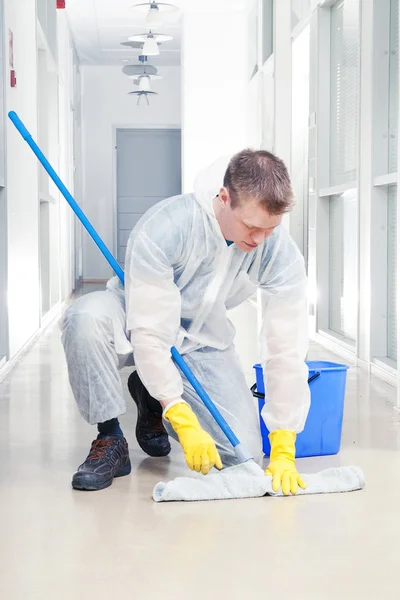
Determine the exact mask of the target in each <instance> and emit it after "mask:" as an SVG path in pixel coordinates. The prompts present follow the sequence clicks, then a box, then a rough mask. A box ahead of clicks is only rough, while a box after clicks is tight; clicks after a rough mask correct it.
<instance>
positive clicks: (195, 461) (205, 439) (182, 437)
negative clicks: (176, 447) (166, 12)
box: [164, 402, 222, 475]
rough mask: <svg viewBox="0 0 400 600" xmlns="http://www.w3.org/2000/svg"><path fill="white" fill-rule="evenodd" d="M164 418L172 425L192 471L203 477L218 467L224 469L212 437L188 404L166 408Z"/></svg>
mask: <svg viewBox="0 0 400 600" xmlns="http://www.w3.org/2000/svg"><path fill="white" fill-rule="evenodd" d="M164 418H165V419H166V420H167V421H169V423H171V425H172V427H173V428H174V431H175V433H176V434H177V436H178V439H179V442H180V444H181V446H182V448H183V452H184V453H185V458H186V463H187V466H188V467H189V469H192V471H197V472H198V473H200V471H201V472H202V473H203V475H207V473H208V472H209V471H210V470H211V469H212V468H213V467H214V466H216V467H217V469H222V462H221V458H220V456H219V454H218V450H217V448H216V446H215V442H214V440H213V439H212V437H211V436H210V435H209V434H208V433H207V432H206V431H204V429H203V428H202V427H201V425H200V423H199V420H198V418H197V417H196V415H195V414H194V412H193V411H192V409H191V408H190V406H189V405H188V404H186V402H179V403H177V404H173V405H172V406H171V408H168V407H167V408H166V410H165V412H164Z"/></svg>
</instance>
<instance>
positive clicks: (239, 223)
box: [214, 188, 282, 252]
mask: <svg viewBox="0 0 400 600" xmlns="http://www.w3.org/2000/svg"><path fill="white" fill-rule="evenodd" d="M214 207H215V214H216V217H217V220H218V223H219V226H220V227H221V231H222V235H223V236H224V238H225V239H226V240H228V241H231V242H234V243H235V244H236V246H238V248H240V249H241V250H243V251H244V252H251V251H252V250H254V249H255V248H257V246H259V245H260V244H262V243H263V242H264V240H265V239H266V238H267V237H268V236H269V235H271V233H272V232H273V231H274V229H275V227H278V225H280V223H281V221H282V215H270V214H269V213H268V212H267V211H266V210H265V209H264V208H263V207H262V206H260V204H258V203H257V202H256V201H252V200H251V199H248V200H245V201H242V202H240V203H239V205H238V206H237V207H236V208H232V206H231V199H230V197H229V191H228V190H227V189H226V188H221V190H220V192H219V196H218V197H217V198H216V199H215V203H214Z"/></svg>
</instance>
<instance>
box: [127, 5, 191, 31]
mask: <svg viewBox="0 0 400 600" xmlns="http://www.w3.org/2000/svg"><path fill="white" fill-rule="evenodd" d="M132 8H133V9H134V10H135V11H137V12H139V11H140V12H142V13H143V14H145V15H146V16H145V21H146V24H147V26H148V28H149V29H154V28H155V27H159V26H160V25H162V22H163V20H164V17H165V16H169V15H173V14H174V13H177V12H178V11H179V9H178V7H177V6H174V5H173V4H168V3H166V2H142V3H141V4H135V5H134V6H132Z"/></svg>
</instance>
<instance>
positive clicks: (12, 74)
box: [10, 69, 17, 88]
mask: <svg viewBox="0 0 400 600" xmlns="http://www.w3.org/2000/svg"><path fill="white" fill-rule="evenodd" d="M10 85H11V87H12V88H15V87H17V75H16V73H15V71H14V69H11V71H10Z"/></svg>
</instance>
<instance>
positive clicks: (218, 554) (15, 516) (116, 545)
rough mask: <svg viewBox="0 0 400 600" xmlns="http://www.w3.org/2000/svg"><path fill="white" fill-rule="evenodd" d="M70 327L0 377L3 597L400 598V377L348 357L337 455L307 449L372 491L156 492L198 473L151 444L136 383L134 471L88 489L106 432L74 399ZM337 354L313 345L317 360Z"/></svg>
mask: <svg viewBox="0 0 400 600" xmlns="http://www.w3.org/2000/svg"><path fill="white" fill-rule="evenodd" d="M59 337H60V336H59V330H58V326H57V325H56V324H54V325H52V326H51V327H49V328H48V329H47V330H46V331H45V333H44V334H43V335H42V337H41V338H40V339H39V340H38V341H37V342H36V343H35V345H34V346H33V347H32V348H31V350H30V351H29V352H28V353H27V354H26V355H25V356H24V358H23V359H22V360H21V361H20V363H19V364H18V365H17V366H16V367H15V368H14V369H13V371H11V372H10V373H9V374H8V376H7V377H6V378H5V379H4V380H3V381H2V382H1V383H0V471H1V478H0V507H1V510H0V598H2V599H4V600H32V599H40V600H50V599H51V600H69V599H71V600H72V599H76V600H80V599H83V598H85V599H86V598H88V599H90V600H91V599H96V600H103V599H104V600H106V599H109V598H121V599H125V598H126V599H128V598H129V599H131V598H135V599H138V600H139V599H140V600H150V599H151V600H153V599H155V598H160V599H162V600H169V599H171V600H183V599H185V600H186V599H187V600H200V599H201V600H203V599H204V600H205V599H207V600H220V599H222V598H229V599H230V600H239V599H240V600H253V599H254V600H255V599H258V598H260V599H262V598H265V599H266V600H268V599H270V598H280V599H282V600H287V599H289V598H290V599H292V598H293V599H294V598H295V599H296V600H331V599H332V600H333V599H334V600H336V599H337V600H339V599H340V600H347V599H349V600H350V599H351V600H354V599H358V598H360V599H361V598H362V599H371V600H376V598H378V597H382V598H385V599H386V600H391V599H393V600H394V599H398V598H399V595H400V591H399V590H400V569H399V567H400V422H399V421H398V420H397V418H396V417H395V416H394V412H393V404H394V402H395V390H394V388H392V387H390V386H389V385H387V384H385V383H384V382H382V381H380V380H379V379H376V378H373V377H371V378H369V377H368V375H367V374H366V373H364V372H363V371H361V370H359V369H354V368H352V369H350V371H349V376H348V385H347V397H346V405H345V418H344V428H343V442H342V451H341V453H340V455H338V456H334V457H326V458H318V459H305V460H300V461H299V467H300V471H303V472H315V471H318V470H320V469H322V468H326V467H329V466H336V465H349V464H356V465H359V466H360V467H361V468H362V469H363V470H364V472H365V476H366V481H367V486H366V489H365V490H364V491H362V492H356V493H352V494H343V495H332V496H303V497H301V498H262V499H255V500H238V501H236V500H231V501H222V502H203V503H192V504H184V503H175V504H155V503H154V502H153V501H152V499H151V492H152V489H153V486H154V484H155V483H156V482H157V481H159V480H164V481H165V480H167V479H170V478H173V477H175V476H177V475H181V474H182V475H183V474H185V475H186V474H189V473H188V472H187V471H186V467H185V466H184V461H183V457H182V454H181V452H180V448H179V447H178V445H177V444H175V442H173V451H172V453H171V455H170V457H168V458H166V459H150V458H146V456H145V455H144V454H143V453H142V452H141V451H140V449H139V448H138V446H137V444H136V440H135V435H134V425H135V409H134V406H133V402H132V400H130V399H129V397H128V394H127V404H128V411H127V414H126V415H124V416H123V417H122V419H121V422H122V426H123V429H124V432H125V435H126V437H127V439H128V442H129V444H130V453H131V460H132V467H133V468H132V473H131V475H130V476H128V477H124V478H121V479H118V480H116V481H115V482H114V484H113V485H112V487H111V488H108V489H107V490H104V491H101V492H95V493H82V492H76V491H73V490H72V488H71V487H70V481H71V476H72V474H73V472H74V470H75V469H76V467H77V466H78V465H79V464H80V463H81V462H82V461H83V460H84V458H85V456H86V455H87V452H88V450H89V446H90V443H91V441H92V438H93V437H95V431H94V430H93V428H91V427H89V426H88V425H87V424H86V423H84V422H83V420H82V419H81V418H80V416H79V414H78V412H77V410H76V407H75V404H74V400H73V397H72V394H71V391H70V388H69V383H68V377H67V371H66V364H65V360H64V355H63V350H62V346H61V343H60V339H59ZM330 356H331V355H330V354H328V353H327V352H326V351H325V350H323V349H322V348H319V347H318V346H316V345H312V348H311V352H310V358H317V357H318V358H321V359H324V358H329V357H330ZM339 360H340V359H339ZM128 375H129V372H128V371H126V372H123V377H124V378H125V380H126V379H127V377H128Z"/></svg>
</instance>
